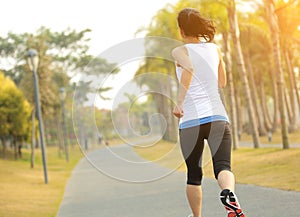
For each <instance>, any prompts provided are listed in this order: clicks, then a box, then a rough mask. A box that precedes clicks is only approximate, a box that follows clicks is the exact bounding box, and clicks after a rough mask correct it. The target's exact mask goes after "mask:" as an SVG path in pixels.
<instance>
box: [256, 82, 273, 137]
mask: <svg viewBox="0 0 300 217" xmlns="http://www.w3.org/2000/svg"><path fill="white" fill-rule="evenodd" d="M259 87H260V91H259V92H260V101H261V109H262V111H263V116H264V117H265V118H264V124H265V128H266V129H267V131H268V132H272V121H271V116H270V112H269V109H268V106H267V103H266V102H267V99H266V94H265V87H264V84H263V82H262V81H261V82H260V84H259Z"/></svg>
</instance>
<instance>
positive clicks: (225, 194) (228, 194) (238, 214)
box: [220, 189, 246, 217]
mask: <svg viewBox="0 0 300 217" xmlns="http://www.w3.org/2000/svg"><path fill="white" fill-rule="evenodd" d="M220 200H221V202H222V204H223V205H224V207H225V209H226V211H227V214H228V217H246V216H245V214H244V213H243V211H242V209H241V206H240V205H239V203H238V200H237V197H236V195H235V194H234V193H233V192H232V191H230V190H229V189H224V190H223V191H222V192H221V194H220Z"/></svg>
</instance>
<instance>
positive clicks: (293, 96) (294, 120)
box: [284, 48, 299, 132]
mask: <svg viewBox="0 0 300 217" xmlns="http://www.w3.org/2000/svg"><path fill="white" fill-rule="evenodd" d="M284 53H285V55H284V56H285V62H286V65H287V71H288V75H289V81H290V102H291V111H292V113H291V115H292V117H291V119H290V131H291V132H294V131H295V130H297V128H298V119H299V112H298V106H297V92H298V91H297V88H296V79H295V74H294V72H293V69H292V64H291V61H290V57H289V52H288V50H287V48H286V49H285V52H284Z"/></svg>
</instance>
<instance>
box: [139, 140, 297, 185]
mask: <svg viewBox="0 0 300 217" xmlns="http://www.w3.org/2000/svg"><path fill="white" fill-rule="evenodd" d="M171 150H177V151H173V152H170V151H171ZM135 151H136V152H137V153H138V154H139V155H140V156H142V157H143V158H145V159H147V160H150V161H154V162H156V163H159V164H160V165H162V166H165V167H167V168H171V169H174V170H175V169H176V170H178V171H182V172H185V171H186V167H185V165H184V164H183V159H182V156H181V153H180V151H179V147H178V146H176V145H175V144H173V143H168V142H159V143H157V144H156V145H153V146H151V147H148V148H145V149H141V148H135ZM170 153H172V154H170ZM174 153H175V154H174ZM299 156H300V148H292V149H288V150H283V149H280V148H261V149H253V148H240V149H238V150H236V151H233V154H232V169H233V172H234V173H235V176H236V181H237V183H243V184H254V185H260V186H266V187H272V188H278V189H284V190H293V191H300V185H299V180H300V172H299V167H298V165H299ZM203 162H204V163H203V166H204V176H206V177H211V178H214V176H213V170H212V164H211V160H210V154H209V149H208V147H205V150H204V158H203Z"/></svg>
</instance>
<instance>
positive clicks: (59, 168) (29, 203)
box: [0, 146, 83, 217]
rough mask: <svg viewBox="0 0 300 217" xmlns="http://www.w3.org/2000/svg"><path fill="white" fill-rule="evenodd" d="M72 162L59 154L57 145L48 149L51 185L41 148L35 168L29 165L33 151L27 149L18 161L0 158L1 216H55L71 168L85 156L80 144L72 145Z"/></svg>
mask: <svg viewBox="0 0 300 217" xmlns="http://www.w3.org/2000/svg"><path fill="white" fill-rule="evenodd" d="M69 156H70V157H69V158H70V160H69V162H68V163H67V162H66V160H65V158H64V156H61V157H59V156H58V151H57V148H55V147H48V148H47V167H48V180H49V183H48V184H44V174H43V166H42V159H41V152H40V150H39V149H38V150H36V151H35V168H34V169H31V168H30V151H29V150H26V149H24V150H23V157H22V158H21V159H19V160H18V161H15V160H12V157H11V155H10V156H9V158H8V160H3V159H0V183H1V184H0V198H1V199H0V216H1V217H2V216H3V217H4V216H5V217H27V216H28V217H29V216H30V217H41V216H43V217H52V216H56V214H57V211H58V208H59V205H60V202H61V200H62V198H63V194H64V188H65V185H66V183H67V180H68V178H69V177H70V175H71V171H72V170H73V168H74V166H75V165H76V164H77V162H78V161H79V160H80V159H81V158H82V156H83V155H82V153H81V151H80V149H79V147H78V146H74V148H73V149H72V148H70V151H69Z"/></svg>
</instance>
